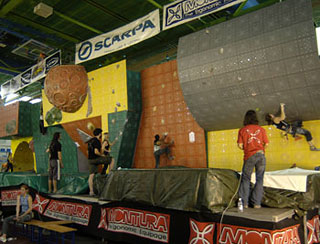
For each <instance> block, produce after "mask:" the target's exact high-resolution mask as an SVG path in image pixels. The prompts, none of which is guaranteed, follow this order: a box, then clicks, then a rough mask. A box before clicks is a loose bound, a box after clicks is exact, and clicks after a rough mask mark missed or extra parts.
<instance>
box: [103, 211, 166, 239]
mask: <svg viewBox="0 0 320 244" xmlns="http://www.w3.org/2000/svg"><path fill="white" fill-rule="evenodd" d="M169 228H170V215H168V214H162V213H155V212H148V211H144V210H137V209H131V208H124V207H113V208H101V217H100V223H99V225H98V229H105V230H107V231H112V232H122V233H127V234H131V235H136V236H139V237H142V238H146V239H150V240H153V241H158V242H164V243H168V242H169Z"/></svg>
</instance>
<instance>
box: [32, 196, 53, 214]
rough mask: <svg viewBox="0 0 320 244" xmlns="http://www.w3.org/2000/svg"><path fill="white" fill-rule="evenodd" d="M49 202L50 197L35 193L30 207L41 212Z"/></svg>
mask: <svg viewBox="0 0 320 244" xmlns="http://www.w3.org/2000/svg"><path fill="white" fill-rule="evenodd" d="M49 202H50V199H48V198H45V197H43V196H40V195H39V194H36V197H35V198H34V200H33V203H32V209H33V210H35V211H37V212H39V213H41V214H43V212H44V210H45V209H46V206H47V205H48V203H49Z"/></svg>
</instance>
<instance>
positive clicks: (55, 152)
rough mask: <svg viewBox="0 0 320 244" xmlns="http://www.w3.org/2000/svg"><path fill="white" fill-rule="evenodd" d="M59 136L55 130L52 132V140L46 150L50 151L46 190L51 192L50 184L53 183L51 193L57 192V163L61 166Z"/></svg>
mask: <svg viewBox="0 0 320 244" xmlns="http://www.w3.org/2000/svg"><path fill="white" fill-rule="evenodd" d="M60 138H61V136H60V133H59V132H55V133H54V134H53V138H52V141H51V143H50V146H49V148H48V149H47V152H49V153H50V159H49V167H48V168H49V180H48V187H49V189H48V191H49V193H51V192H52V184H53V193H56V192H57V190H58V189H57V180H58V173H59V172H58V164H60V167H61V168H63V163H62V154H61V143H60V142H59V140H60Z"/></svg>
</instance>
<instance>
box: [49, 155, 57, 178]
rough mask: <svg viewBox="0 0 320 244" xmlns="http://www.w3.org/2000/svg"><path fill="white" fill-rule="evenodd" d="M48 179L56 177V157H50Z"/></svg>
mask: <svg viewBox="0 0 320 244" xmlns="http://www.w3.org/2000/svg"><path fill="white" fill-rule="evenodd" d="M49 179H50V180H57V179H58V160H57V159H50V167H49Z"/></svg>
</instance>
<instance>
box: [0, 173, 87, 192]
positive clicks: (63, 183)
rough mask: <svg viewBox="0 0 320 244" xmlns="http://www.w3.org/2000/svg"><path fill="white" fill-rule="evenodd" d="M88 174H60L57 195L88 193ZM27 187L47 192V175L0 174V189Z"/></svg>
mask: <svg viewBox="0 0 320 244" xmlns="http://www.w3.org/2000/svg"><path fill="white" fill-rule="evenodd" d="M88 176H89V175H88V174H87V173H76V174H62V175H61V180H60V181H58V193H59V194H67V195H77V194H83V193H86V192H87V191H88ZM22 183H24V184H27V185H28V186H30V187H32V188H34V189H36V190H37V191H40V192H44V193H46V192H48V174H35V173H28V172H12V173H11V172H10V173H3V172H2V173H0V187H4V186H14V185H20V184H22Z"/></svg>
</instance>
